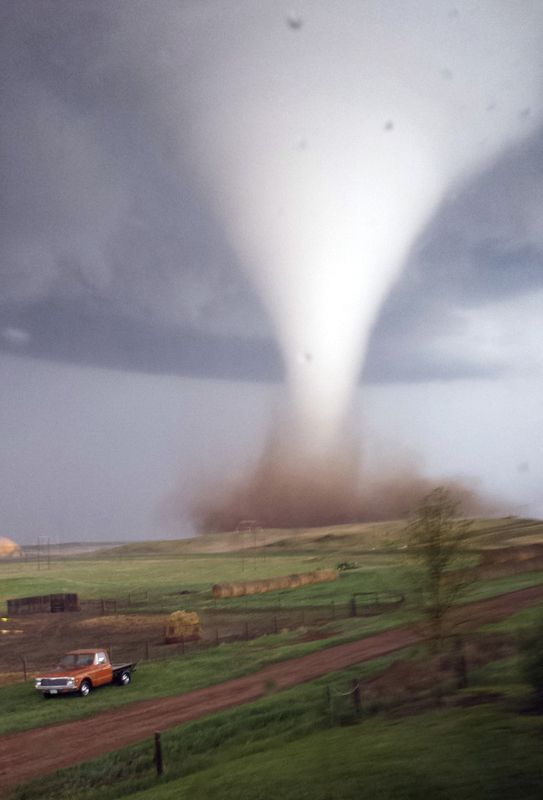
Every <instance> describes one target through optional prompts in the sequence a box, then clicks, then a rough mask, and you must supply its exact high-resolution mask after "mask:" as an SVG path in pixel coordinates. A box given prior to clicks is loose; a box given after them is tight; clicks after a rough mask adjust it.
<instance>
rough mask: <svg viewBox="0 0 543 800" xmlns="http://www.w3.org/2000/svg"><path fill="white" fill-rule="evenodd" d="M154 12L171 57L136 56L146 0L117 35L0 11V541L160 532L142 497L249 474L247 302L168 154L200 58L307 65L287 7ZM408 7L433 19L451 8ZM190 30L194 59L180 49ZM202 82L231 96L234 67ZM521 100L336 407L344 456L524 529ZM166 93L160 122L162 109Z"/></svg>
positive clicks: (525, 191) (256, 299)
mask: <svg viewBox="0 0 543 800" xmlns="http://www.w3.org/2000/svg"><path fill="white" fill-rule="evenodd" d="M174 5H175V6H176V8H177V10H178V12H179V14H185V15H186V19H187V23H186V26H185V27H184V22H183V20H182V23H181V27H180V30H181V31H185V33H184V36H185V38H184V39H183V40H182V41H183V47H184V49H182V48H181V51H182V52H181V55H182V57H181V56H179V54H177V53H176V54H175V58H174V57H173V56H172V54H171V52H170V51H169V50H168V47H170V44H169V43H168V42H166V41H163V40H162V39H161V36H164V29H165V26H167V24H168V19H169V16H168V15H169V14H171V13H172V3H171V2H169V0H164V1H163V2H160V0H159V1H158V2H154V3H149V2H145V0H141V1H140V0H138V2H136V3H134V5H133V10H132V14H133V17H134V19H133V20H132V21H130V20H129V19H128V17H127V15H124V16H123V14H122V13H113V11H112V4H111V3H110V2H109V1H108V0H99V1H97V0H84V2H83V0H69V2H68V0H19V1H18V2H17V3H3V4H2V5H1V6H0V85H1V87H2V93H1V95H0V186H1V187H2V189H1V191H0V469H1V471H2V474H3V476H4V479H3V481H2V484H3V488H2V490H1V491H0V524H1V526H2V531H1V535H5V536H9V537H10V538H13V539H15V540H17V541H20V542H22V543H24V542H35V541H36V539H37V537H38V536H39V535H51V536H53V537H56V536H59V537H61V538H62V539H63V540H64V541H68V540H74V539H94V540H100V539H104V540H105V539H117V538H119V539H124V538H147V537H150V536H165V535H174V534H175V531H173V530H171V529H165V528H164V527H161V526H162V523H161V521H160V519H159V516H160V515H159V511H158V509H159V507H160V504H161V503H162V501H163V499H164V497H165V496H166V495H167V494H168V492H169V491H170V490H171V488H172V487H173V486H174V485H177V486H181V489H180V491H181V492H184V491H186V492H187V493H189V492H190V487H191V486H192V485H193V484H194V483H195V482H197V481H198V480H201V479H204V478H205V479H206V480H207V479H208V478H211V479H212V478H214V477H216V476H219V475H220V474H221V473H223V472H224V471H225V470H227V471H229V472H230V471H232V472H233V473H240V472H241V470H242V468H243V466H244V465H246V464H247V463H250V462H251V461H254V460H255V459H256V458H257V455H258V452H259V449H260V447H261V446H262V442H263V441H264V437H265V433H266V431H267V430H268V428H269V427H270V425H271V424H272V421H273V419H274V414H275V408H276V405H277V402H278V398H279V397H280V395H281V381H282V379H283V377H284V361H283V358H282V355H281V349H280V344H279V339H278V336H277V333H276V326H275V322H274V320H273V319H272V316H271V315H270V309H269V306H268V305H267V304H266V301H265V298H263V296H262V293H261V292H259V290H258V284H257V282H255V281H254V280H253V279H252V277H251V275H250V273H248V272H247V270H246V269H245V266H244V264H242V263H241V259H240V253H239V250H237V249H236V247H235V246H233V244H232V238H231V236H230V234H229V230H228V226H225V225H224V224H222V223H221V217H220V214H218V213H217V206H216V204H214V202H213V201H212V199H211V198H212V194H213V191H212V190H210V188H209V187H210V184H209V181H210V177H209V175H208V174H203V173H201V172H198V171H195V170H193V169H192V164H191V158H190V156H191V154H192V150H191V146H189V145H188V144H187V148H186V151H184V150H183V147H182V146H180V148H179V151H180V155H179V156H177V155H176V157H174V158H173V159H170V150H171V148H172V142H174V141H177V140H178V138H179V137H180V138H181V141H182V140H183V136H186V137H187V140H188V137H189V134H190V131H191V124H192V118H191V112H192V110H193V109H199V108H200V105H201V104H204V101H205V98H204V99H202V98H201V97H200V96H194V95H193V94H191V92H192V93H194V92H196V93H197V89H198V83H197V82H196V79H195V78H194V76H202V75H203V76H204V77H205V75H206V70H208V69H211V68H212V67H209V65H208V61H206V58H204V56H202V55H200V53H201V52H203V53H204V54H205V53H207V52H208V50H209V48H211V50H212V49H213V46H216V48H217V49H218V51H219V52H221V53H222V50H221V48H222V42H223V39H232V38H233V39H234V40H235V39H236V38H238V39H239V40H240V42H241V44H240V46H239V47H240V49H239V52H240V53H242V54H244V53H245V52H246V51H245V47H244V44H243V41H244V40H243V37H244V36H246V37H247V39H248V40H249V39H250V37H251V36H253V35H254V36H255V37H256V36H257V34H258V31H259V30H260V27H262V25H264V23H265V24H266V25H268V24H269V25H270V41H271V40H273V37H278V38H279V40H280V41H283V39H282V38H281V37H285V44H284V47H285V53H286V54H287V55H286V56H285V58H287V56H288V58H293V59H299V64H300V66H299V68H300V70H301V71H302V73H303V69H304V65H307V64H312V63H316V62H315V60H318V58H320V53H321V51H318V52H317V51H315V52H312V51H311V49H310V48H311V38H310V37H311V36H312V35H314V34H313V33H312V22H313V20H312V18H311V6H310V5H308V4H307V3H300V4H299V6H298V7H297V8H296V9H294V8H293V7H291V4H285V3H281V2H269V3H266V4H263V8H264V10H263V11H262V15H261V16H262V19H261V18H260V17H259V13H260V12H257V11H254V12H251V13H250V14H249V13H248V12H247V9H248V7H249V6H248V5H247V4H246V3H245V2H241V1H240V2H236V1H235V0H231V2H225V3H224V4H222V5H221V8H222V9H223V10H222V11H221V18H220V19H215V18H213V16H212V12H214V10H216V6H215V5H214V3H207V2H200V3H198V4H195V3H193V2H189V0H186V2H183V3H177V4H174ZM411 5H412V6H413V14H415V15H416V13H419V12H420V10H421V9H422V12H423V13H424V12H425V3H424V2H422V0H418V1H417V2H412V3H411ZM531 5H532V4H531V3H528V6H531ZM337 6H338V9H339V10H338V14H341V6H342V3H341V2H340V3H338V4H337ZM344 6H345V7H344V9H343V13H344V14H348V13H350V10H351V8H352V4H351V3H350V2H346V3H345V4H344ZM433 6H434V8H439V9H440V10H441V12H442V14H443V17H444V18H446V19H447V20H449V22H450V25H453V23H454V24H455V21H456V20H457V19H458V17H459V16H460V19H461V20H462V19H463V18H467V19H468V22H467V23H466V24H468V25H469V14H470V13H471V11H472V10H473V9H474V8H475V5H474V3H470V2H468V0H465V1H464V2H461V3H458V4H456V5H455V4H453V3H435V4H433ZM534 7H535V6H534ZM426 8H429V6H428V3H426ZM202 9H203V10H202ZM206 9H207V12H208V14H209V15H211V16H209V18H208V19H206V18H205V14H206ZM432 13H433V12H432ZM474 13H475V12H474ZM153 15H154V16H156V17H157V18H158V23H157V24H156V25H155V26H154V27H153V24H152V22H151V17H152V16H153ZM195 15H202V16H203V20H202V19H201V18H200V17H199V18H198V25H197V26H196V28H195V30H202V29H203V30H205V31H206V39H205V42H203V44H202V48H201V50H200V49H199V44H201V43H199V42H198V41H197V40H196V41H194V42H192V41H191V40H190V36H189V34H187V33H186V31H188V32H189V33H190V30H191V27H190V24H189V23H191V24H192V23H193V22H194V18H195ZM430 16H431V15H430ZM318 21H319V17H318V15H316V22H315V24H314V27H317V22H318ZM194 24H196V23H194ZM428 24H430V22H429V23H428ZM431 24H434V23H433V22H432V23H431ZM436 24H437V23H436ZM161 26H162V27H161ZM198 26H200V27H198ZM202 26H203V28H202ZM259 26H260V27H259ZM274 26H275V27H274ZM334 30H335V29H334ZM338 30H340V29H339V28H338ZM209 31H211V33H209ZM521 33H522V30H521ZM258 35H262V34H258ZM408 35H409V34H408V33H407V34H406V37H407V43H408V44H409V41H408ZM413 35H414V34H413ZM304 36H306V37H307V38H306V39H305V40H304V38H303V37H304ZM255 41H256V39H255ZM307 42H309V43H307ZM336 44H337V43H336ZM355 44H356V42H355ZM289 48H290V49H289ZM526 50H527V51H529V47H528V46H527V47H526ZM291 51H292V52H291ZM247 52H249V47H248V49H247ZM263 52H264V53H265V51H263ZM315 53H316V55H315ZM316 56H317V57H318V58H317V59H316ZM263 57H264V56H263ZM335 57H336V56H335V55H334V58H335ZM207 58H208V56H207ZM247 58H249V56H247ZM162 63H165V64H166V67H165V72H164V75H165V76H166V77H168V76H169V75H170V74H173V75H174V76H177V73H178V72H179V73H180V74H181V76H182V78H183V80H182V82H181V83H180V85H181V87H182V92H181V95H180V91H181V90H179V89H178V88H176V87H177V84H176V85H175V86H174V85H173V84H172V85H170V83H168V81H167V80H166V79H164V81H163V82H162V83H161V84H160V93H156V94H157V96H155V94H154V93H153V88H154V87H156V85H157V80H158V78H160V75H161V74H162V73H160V72H159V73H158V78H157V69H158V67H157V64H158V65H160V64H162ZM289 63H290V62H289ZM293 63H296V64H298V61H295V62H293ZM336 66H337V65H336V62H334V69H336ZM337 68H338V69H339V67H337ZM391 69H392V74H394V73H393V67H392V68H391ZM538 69H539V67H538ZM270 70H271V73H270V74H273V70H274V65H273V64H272V65H271V67H270ZM302 73H300V74H302ZM263 74H264V73H263ZM338 74H339V73H338ZM528 74H529V73H528V72H527V75H528ZM530 74H531V73H530ZM538 75H539V73H538ZM441 78H442V80H443V84H444V85H449V84H450V83H454V81H455V79H456V72H455V70H454V69H450V68H449V67H448V66H447V65H444V66H443V74H442V76H441ZM539 78H540V76H539ZM201 80H202V81H203V80H204V78H201ZM225 82H226V83H225V85H226V86H227V87H228V91H230V92H234V93H235V92H244V91H246V92H249V89H250V90H251V91H252V90H253V88H254V87H252V86H251V78H250V73H248V72H247V73H245V74H244V75H242V76H241V79H239V75H237V74H236V78H235V80H234V79H232V78H231V76H230V77H229V76H228V75H227V76H226V77H225ZM526 82H528V77H526ZM201 85H204V84H201ZM217 85H219V84H217ZM240 87H241V88H240ZM247 87H249V88H247ZM257 88H258V87H257ZM158 94H159V95H160V96H158ZM180 96H181V98H182V99H183V98H184V100H183V102H184V103H185V105H183V103H181V101H180V99H179V98H180ZM233 96H237V95H233ZM534 97H535V98H536V100H535V101H534V104H533V105H525V104H524V105H522V104H521V106H519V109H518V110H517V111H516V112H515V113H518V116H519V119H520V122H519V124H523V125H524V124H525V125H526V133H525V135H524V134H523V135H522V136H518V137H516V138H515V137H514V138H513V140H512V141H511V143H510V145H508V146H506V147H504V148H503V149H502V150H501V152H500V153H499V155H498V156H496V157H495V158H492V159H490V160H488V161H486V162H484V163H483V166H482V167H481V168H480V169H478V170H475V171H471V172H470V173H469V175H468V176H466V177H465V178H463V179H462V181H457V182H456V183H454V185H453V186H452V187H451V188H450V190H449V191H448V192H445V193H444V195H443V197H442V199H441V201H440V203H439V204H438V207H437V210H436V212H435V213H434V214H432V215H431V217H430V218H429V219H428V221H427V223H426V224H425V226H424V228H423V229H422V230H421V231H420V233H419V234H418V236H417V238H416V241H415V242H414V245H413V247H412V248H411V250H410V254H409V256H408V258H407V259H406V260H405V262H404V266H403V269H402V271H401V273H400V274H399V276H398V278H397V280H396V281H395V282H394V283H392V284H391V289H390V291H389V292H388V293H387V295H386V297H385V299H384V302H383V304H382V306H381V309H380V312H379V315H378V317H377V321H376V323H375V326H374V327H373V330H372V333H371V338H370V343H369V348H368V353H367V358H366V361H365V364H364V369H363V375H361V381H362V383H361V385H363V386H364V387H365V390H364V391H360V392H359V396H357V408H358V409H359V418H360V425H361V426H362V428H363V431H364V434H365V438H364V441H365V442H366V449H367V451H368V453H369V454H370V455H368V458H370V456H371V459H374V460H375V461H378V460H379V458H382V454H383V453H384V452H386V451H387V448H388V449H390V450H392V451H393V452H397V451H398V450H399V451H401V452H405V453H406V458H414V459H415V460H416V462H417V463H418V464H420V465H422V468H423V469H424V471H425V472H426V473H428V474H431V475H436V479H437V478H439V477H441V476H445V475H451V474H452V475H456V474H463V475H468V476H470V477H471V476H473V477H474V478H476V479H477V480H478V481H479V482H480V485H481V487H482V488H483V489H484V490H486V491H489V492H491V493H492V492H494V493H498V494H499V495H500V496H505V497H507V498H510V500H511V504H512V513H515V511H517V510H519V513H523V514H539V515H543V500H542V499H541V494H540V490H539V485H540V484H541V479H542V478H543V459H542V458H541V456H540V448H539V442H540V441H541V440H542V437H543V425H542V423H541V414H540V408H539V406H540V403H539V398H540V396H541V394H540V391H541V388H542V374H541V343H542V341H543V323H542V311H543V270H542V264H543V237H542V234H541V231H542V230H543V227H542V224H541V223H542V219H543V133H542V131H541V128H540V126H539V123H538V113H539V112H538V108H537V103H539V100H540V98H539V97H538V94H537V91H535V92H534ZM169 99H171V103H172V104H174V103H175V104H177V103H181V104H180V106H179V109H177V105H176V109H177V111H176V114H175V115H172V114H170V113H162V111H161V109H162V108H163V107H164V105H165V104H166V105H167V101H168V100H169ZM536 101H537V102H536ZM208 102H211V101H210V100H209V101H208ZM240 102H241V101H240ZM161 104H162V105H161ZM498 105H499V104H498ZM159 106H160V108H159ZM491 106H492V104H491V103H489V105H488V108H487V109H485V112H486V113H488V114H490V115H491V114H493V113H497V111H496V110H495V109H494V108H492V107H491ZM243 109H244V111H243V113H246V109H245V107H244V106H243ZM498 111H499V108H498ZM174 122H175V136H173V135H172V132H171V126H172V125H174ZM214 133H216V132H214ZM217 135H218V136H219V138H220V131H218V134H217ZM298 145H299V147H300V149H301V150H304V149H306V148H311V141H309V140H308V141H307V142H306V141H305V140H304V138H303V133H302V134H301V136H300V140H299V142H298ZM172 165H174V166H172ZM211 181H212V178H211ZM189 530H190V524H189V523H188V522H187V526H186V528H185V529H184V530H183V533H186V532H188V531H189Z"/></svg>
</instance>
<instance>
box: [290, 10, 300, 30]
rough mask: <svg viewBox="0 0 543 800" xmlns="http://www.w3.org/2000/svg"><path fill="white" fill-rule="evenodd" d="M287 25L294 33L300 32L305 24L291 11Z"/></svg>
mask: <svg viewBox="0 0 543 800" xmlns="http://www.w3.org/2000/svg"><path fill="white" fill-rule="evenodd" d="M287 24H288V26H289V28H292V30H293V31H299V30H300V28H301V27H302V25H303V24H304V23H303V20H302V18H301V17H300V15H299V14H296V13H295V12H294V11H291V12H290V14H289V15H288V17H287Z"/></svg>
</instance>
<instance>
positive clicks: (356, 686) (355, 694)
mask: <svg viewBox="0 0 543 800" xmlns="http://www.w3.org/2000/svg"><path fill="white" fill-rule="evenodd" d="M353 703H354V707H355V710H356V713H357V714H360V713H361V711H362V703H361V702H360V686H359V684H358V681H357V680H356V678H353Z"/></svg>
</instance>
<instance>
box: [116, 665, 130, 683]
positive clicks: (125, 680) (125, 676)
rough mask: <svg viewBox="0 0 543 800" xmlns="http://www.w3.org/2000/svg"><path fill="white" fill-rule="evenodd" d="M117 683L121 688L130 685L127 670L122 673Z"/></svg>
mask: <svg viewBox="0 0 543 800" xmlns="http://www.w3.org/2000/svg"><path fill="white" fill-rule="evenodd" d="M117 682H118V684H119V686H127V685H128V684H129V683H130V673H129V672H128V670H127V669H125V670H123V671H122V672H121V674H120V675H119V678H118V681H117Z"/></svg>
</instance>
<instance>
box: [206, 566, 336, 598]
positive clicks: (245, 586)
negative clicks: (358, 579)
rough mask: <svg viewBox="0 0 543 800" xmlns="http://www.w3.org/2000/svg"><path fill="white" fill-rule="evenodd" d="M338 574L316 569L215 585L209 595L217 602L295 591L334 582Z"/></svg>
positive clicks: (330, 570)
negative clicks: (313, 584)
mask: <svg viewBox="0 0 543 800" xmlns="http://www.w3.org/2000/svg"><path fill="white" fill-rule="evenodd" d="M337 577H338V573H337V570H335V569H317V570H314V572H302V573H300V574H295V575H282V576H280V577H278V578H266V579H264V580H261V581H239V582H237V583H216V584H215V585H214V586H213V588H212V589H211V594H212V596H213V597H214V598H216V599H217V600H222V599H224V598H225V597H242V596H243V595H245V594H260V593H261V592H274V591H278V590H280V589H295V588H296V587H297V586H307V585H308V584H310V583H320V582H321V581H335V580H337Z"/></svg>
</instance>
